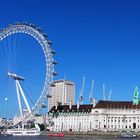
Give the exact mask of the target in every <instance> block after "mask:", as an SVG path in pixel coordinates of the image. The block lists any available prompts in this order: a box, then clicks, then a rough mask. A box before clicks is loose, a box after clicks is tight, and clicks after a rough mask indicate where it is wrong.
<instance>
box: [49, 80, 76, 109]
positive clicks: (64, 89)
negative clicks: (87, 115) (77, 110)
mask: <svg viewBox="0 0 140 140" xmlns="http://www.w3.org/2000/svg"><path fill="white" fill-rule="evenodd" d="M51 95H52V97H51V98H49V99H48V110H50V109H51V108H52V107H53V106H57V105H58V104H61V105H70V104H74V100H75V99H74V96H75V85H74V83H73V82H72V81H68V80H57V81H54V82H53V86H52V87H51Z"/></svg>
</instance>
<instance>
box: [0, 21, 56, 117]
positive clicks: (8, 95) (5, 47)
mask: <svg viewBox="0 0 140 140" xmlns="http://www.w3.org/2000/svg"><path fill="white" fill-rule="evenodd" d="M51 45H52V42H51V41H49V40H48V37H47V34H46V33H44V32H43V31H42V30H41V28H39V27H37V26H35V25H34V24H28V23H16V24H11V25H8V27H6V28H3V29H1V30H0V47H1V48H0V69H1V70H0V82H1V84H0V92H1V96H0V98H3V97H5V99H6V100H5V101H7V100H9V101H8V102H10V103H9V104H11V105H10V107H11V108H10V107H7V108H9V110H10V111H11V112H12V109H13V108H15V106H16V105H14V104H17V107H18V108H19V109H20V114H21V115H22V113H23V112H22V111H23V108H27V109H28V111H29V112H30V113H31V114H33V115H34V114H36V113H38V112H39V111H40V110H41V108H42V105H44V103H45V102H46V100H47V98H51V92H50V88H51V86H52V85H53V77H54V76H55V75H57V74H56V72H55V71H54V65H55V64H57V62H56V61H55V60H54V58H53V56H54V54H55V51H54V50H53V49H52V48H51ZM26 81H27V82H29V87H30V90H32V91H33V93H32V92H30V94H29V93H28V94H29V95H26V91H27V89H26V88H25V87H27V85H26ZM24 86H25V87H24ZM34 92H35V93H34ZM36 92H37V93H36ZM14 93H17V94H14ZM34 95H35V98H36V99H35V102H34V103H33V105H32V106H31V108H30V104H31V103H30V102H28V99H27V97H28V96H29V97H28V98H32V97H33V96H34ZM21 97H22V98H21ZM15 100H16V101H15ZM17 101H18V102H17ZM0 102H1V101H0ZM22 102H24V104H25V106H24V105H23V103H22ZM5 106H6V105H5ZM23 106H24V107H23ZM5 108H6V107H5ZM18 108H17V109H18ZM17 109H15V110H17ZM5 110H6V109H5ZM9 110H8V109H7V112H9ZM5 112H6V111H5ZM15 113H16V111H15ZM0 115H1V114H0Z"/></svg>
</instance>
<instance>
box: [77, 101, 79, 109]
mask: <svg viewBox="0 0 140 140" xmlns="http://www.w3.org/2000/svg"><path fill="white" fill-rule="evenodd" d="M79 106H80V103H79V101H77V109H79Z"/></svg>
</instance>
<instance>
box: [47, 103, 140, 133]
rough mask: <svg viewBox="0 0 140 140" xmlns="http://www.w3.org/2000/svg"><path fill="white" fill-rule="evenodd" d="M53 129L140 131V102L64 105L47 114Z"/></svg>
mask: <svg viewBox="0 0 140 140" xmlns="http://www.w3.org/2000/svg"><path fill="white" fill-rule="evenodd" d="M46 117H47V121H48V120H49V121H50V122H52V123H51V126H49V128H50V129H51V130H52V131H81V132H87V131H95V130H97V131H140V103H139V104H138V105H133V102H129V101H125V102H122V101H99V102H98V103H97V104H96V105H95V107H93V105H90V104H88V105H80V106H77V105H72V106H69V105H63V106H58V107H57V108H56V107H53V108H52V109H51V110H50V111H49V112H48V114H47V116H46Z"/></svg>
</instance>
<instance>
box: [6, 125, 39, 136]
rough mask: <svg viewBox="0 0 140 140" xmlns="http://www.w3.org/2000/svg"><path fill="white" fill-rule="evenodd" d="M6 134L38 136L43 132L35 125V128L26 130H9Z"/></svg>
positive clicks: (20, 128)
mask: <svg viewBox="0 0 140 140" xmlns="http://www.w3.org/2000/svg"><path fill="white" fill-rule="evenodd" d="M6 134H7V135H13V136H38V135H40V134H41V132H40V127H39V126H38V124H35V128H25V127H24V126H22V127H18V128H12V129H7V131H6Z"/></svg>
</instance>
